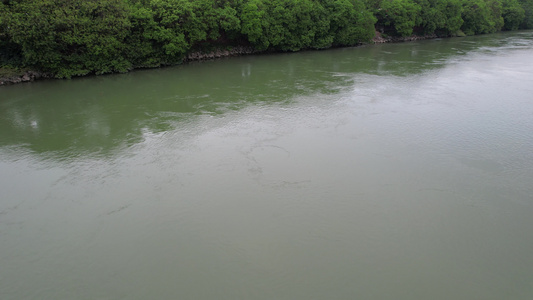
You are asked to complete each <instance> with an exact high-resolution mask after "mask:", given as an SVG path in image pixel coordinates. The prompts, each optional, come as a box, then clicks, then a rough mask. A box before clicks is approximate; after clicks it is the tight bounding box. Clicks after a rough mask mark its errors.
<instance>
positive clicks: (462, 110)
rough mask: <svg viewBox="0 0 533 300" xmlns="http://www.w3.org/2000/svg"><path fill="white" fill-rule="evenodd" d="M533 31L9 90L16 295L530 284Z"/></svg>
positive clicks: (372, 293) (4, 139) (351, 293)
mask: <svg viewBox="0 0 533 300" xmlns="http://www.w3.org/2000/svg"><path fill="white" fill-rule="evenodd" d="M532 183H533V31H521V32H513V33H501V34H493V35H484V36H476V37H467V38H454V39H441V40H440V39H436V40H428V41H420V42H411V43H402V44H386V45H372V46H363V47H356V48H344V49H333V50H327V51H313V52H301V53H287V54H274V55H257V56H245V57H238V58H228V59H221V60H216V61H208V62H201V63H191V64H188V65H182V66H178V67H173V68H164V69H156V70H144V71H135V72H132V73H128V74H121V75H109V76H99V77H87V78H79V79H73V80H58V81H55V80H50V81H40V82H34V83H29V84H20V85H14V86H6V87H2V88H0V299H2V300H12V299H13V300H15V299H16V300H23V299H54V300H66V299H77V300H83V299H87V300H89V299H139V300H140V299H287V300H294V299H306V300H308V299H533V185H532Z"/></svg>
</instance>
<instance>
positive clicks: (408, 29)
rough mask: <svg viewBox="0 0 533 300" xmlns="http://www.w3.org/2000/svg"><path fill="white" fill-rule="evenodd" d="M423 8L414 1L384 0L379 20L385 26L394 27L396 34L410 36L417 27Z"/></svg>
mask: <svg viewBox="0 0 533 300" xmlns="http://www.w3.org/2000/svg"><path fill="white" fill-rule="evenodd" d="M420 10H421V7H420V6H419V5H418V4H416V3H415V2H413V1H412V0H383V1H382V2H381V9H380V10H379V12H378V19H380V21H381V22H382V24H383V25H385V26H392V27H393V28H394V31H395V32H394V33H396V34H398V35H400V36H409V35H411V34H412V33H413V28H414V27H415V25H417V21H418V15H419V13H420Z"/></svg>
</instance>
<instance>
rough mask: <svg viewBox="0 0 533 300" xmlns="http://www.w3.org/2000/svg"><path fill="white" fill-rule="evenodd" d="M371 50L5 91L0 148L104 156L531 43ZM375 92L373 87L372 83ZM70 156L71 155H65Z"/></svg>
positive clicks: (433, 43)
mask: <svg viewBox="0 0 533 300" xmlns="http://www.w3.org/2000/svg"><path fill="white" fill-rule="evenodd" d="M519 37H520V35H519V36H512V37H507V36H503V37H502V38H500V39H498V38H495V36H494V35H493V36H489V37H487V36H481V37H472V38H469V39H462V40H450V39H444V40H430V41H425V42H421V43H405V44H394V45H390V44H388V45H375V46H366V47H359V48H348V49H336V50H328V51H320V52H316V51H315V52H303V53H294V54H279V55H273V56H252V57H241V58H232V59H227V60H224V61H215V62H213V61H210V62H203V63H193V64H190V65H185V66H179V67H175V68H167V69H160V70H149V71H137V72H133V73H130V74H124V75H111V76H101V77H91V78H79V79H74V80H71V81H46V82H37V83H32V84H25V85H20V86H9V87H5V88H3V90H2V96H1V99H0V101H1V102H0V106H1V110H0V122H1V123H0V126H1V128H2V131H1V132H0V145H3V146H7V145H17V146H22V147H28V148H30V149H31V150H32V151H35V152H37V153H43V152H48V151H58V152H62V151H66V152H68V153H72V154H73V155H76V153H79V154H81V153H83V154H84V155H90V154H97V153H100V154H102V153H109V151H111V150H112V149H116V148H120V147H122V146H124V145H131V144H134V143H136V142H139V141H140V139H142V135H143V132H145V131H150V132H164V131H167V130H172V129H174V128H177V127H179V126H180V122H193V121H194V120H195V118H197V117H198V116H201V115H211V116H217V115H220V114H223V113H225V112H227V111H233V110H239V109H242V108H243V107H247V106H249V105H251V104H254V105H269V104H272V103H289V102H290V101H293V100H292V99H294V97H296V96H302V95H312V94H317V93H318V94H331V93H333V94H335V93H338V92H340V91H341V90H342V89H346V88H351V87H352V86H353V85H354V84H356V83H355V82H354V79H353V76H354V74H370V75H376V76H407V75H413V74H420V73H424V72H428V71H429V70H432V69H435V68H442V67H444V66H446V65H448V64H449V63H450V62H454V61H456V60H459V61H461V60H464V59H468V58H464V56H465V55H466V54H468V53H470V55H471V54H472V53H475V52H482V53H484V52H487V51H491V49H493V51H497V52H502V51H507V50H512V49H520V48H523V47H529V46H530V39H529V36H528V35H527V34H523V36H522V38H519ZM376 88H378V87H376ZM68 155H71V154H68Z"/></svg>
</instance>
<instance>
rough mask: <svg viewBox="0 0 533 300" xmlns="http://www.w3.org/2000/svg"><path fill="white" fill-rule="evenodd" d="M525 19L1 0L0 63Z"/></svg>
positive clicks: (221, 4) (442, 1)
mask: <svg viewBox="0 0 533 300" xmlns="http://www.w3.org/2000/svg"><path fill="white" fill-rule="evenodd" d="M519 28H533V0H0V67H12V68H13V67H14V68H20V67H31V68H34V69H37V70H40V71H43V72H49V73H51V74H54V75H55V76H56V77H71V76H77V75H84V74H92V73H94V74H103V73H109V72H125V71H127V70H130V69H132V68H138V67H155V66H161V65H171V64H177V63H180V62H182V61H183V59H184V57H185V56H186V55H187V54H188V53H191V52H194V51H209V50H212V49H221V48H222V49H228V48H231V47H234V46H249V47H252V48H254V49H256V50H261V51H263V50H264V51H298V50H300V49H323V48H328V47H335V46H350V45H356V44H359V43H363V42H367V41H369V40H370V39H371V38H372V37H373V36H374V34H375V30H376V29H377V30H379V31H381V32H382V33H383V34H384V35H389V36H409V35H411V34H437V35H440V36H450V35H456V34H458V33H461V32H464V33H465V34H467V35H474V34H482V33H490V32H495V31H499V30H516V29H519Z"/></svg>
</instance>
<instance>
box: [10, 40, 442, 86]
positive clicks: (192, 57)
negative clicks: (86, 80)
mask: <svg viewBox="0 0 533 300" xmlns="http://www.w3.org/2000/svg"><path fill="white" fill-rule="evenodd" d="M437 37H438V36H437V35H436V34H428V35H411V36H407V37H394V36H383V35H382V34H381V33H380V32H379V31H376V34H375V36H374V38H373V39H372V40H371V42H370V44H382V43H403V42H411V41H419V40H427V39H434V38H437ZM361 45H364V44H361ZM256 53H264V52H263V51H258V50H256V49H254V48H253V47H249V46H235V47H232V48H228V49H217V50H214V51H210V52H202V51H196V52H192V53H190V54H188V55H187V56H186V57H185V58H184V60H183V62H184V63H187V62H193V61H202V60H210V59H217V58H224V57H232V56H242V55H249V54H256ZM50 78H54V76H53V75H52V74H47V73H44V72H40V71H36V70H30V69H22V70H18V69H10V68H0V86H3V85H11V84H17V83H24V82H32V81H35V80H39V79H50Z"/></svg>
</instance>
